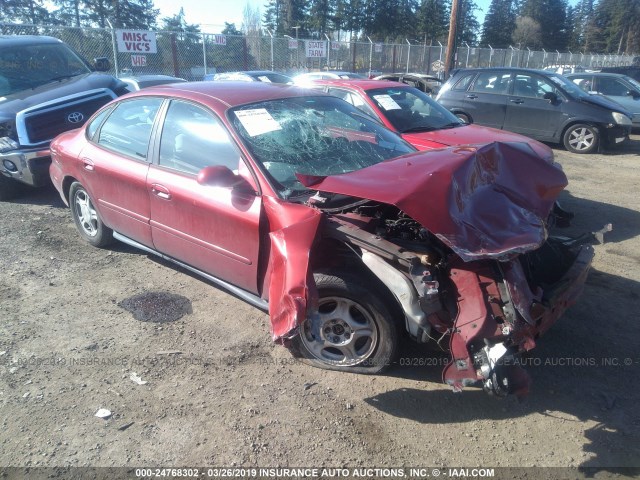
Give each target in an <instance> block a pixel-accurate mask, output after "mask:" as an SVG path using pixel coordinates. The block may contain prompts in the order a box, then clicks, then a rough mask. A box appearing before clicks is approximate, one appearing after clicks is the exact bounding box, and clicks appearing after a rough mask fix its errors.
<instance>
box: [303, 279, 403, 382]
mask: <svg viewBox="0 0 640 480" xmlns="http://www.w3.org/2000/svg"><path fill="white" fill-rule="evenodd" d="M314 279H315V282H316V286H317V289H318V296H319V299H320V300H319V309H318V310H319V315H318V316H317V318H316V320H315V322H317V323H316V324H315V325H317V335H319V336H320V338H319V339H316V338H317V337H316V336H315V335H314V332H313V330H314V320H311V319H307V320H306V321H305V322H304V323H303V324H302V325H301V326H300V334H299V335H297V336H296V337H295V338H294V339H293V340H292V343H291V347H292V348H291V350H292V353H293V354H294V356H297V357H299V358H301V359H302V360H303V361H304V362H305V363H307V364H308V365H312V366H314V367H318V368H322V369H325V370H336V371H344V372H351V373H365V374H375V373H380V372H382V371H383V370H385V369H386V368H388V367H389V365H391V363H392V362H393V360H394V359H395V356H396V352H397V349H398V326H397V323H396V322H395V321H394V319H393V317H392V315H391V313H390V312H389V309H388V308H387V307H386V306H385V304H384V302H383V298H385V296H384V295H381V294H379V293H378V292H377V290H372V289H370V288H366V287H364V286H362V284H370V282H366V281H364V279H363V278H360V279H356V278H354V277H353V276H351V275H349V274H345V273H342V272H332V274H331V275H328V274H322V273H317V274H314ZM345 309H346V311H347V312H348V313H347V315H343V316H340V317H338V316H333V315H332V314H334V315H335V314H336V312H338V310H343V313H344V310H345ZM356 332H359V334H358V335H357V336H356V335H353V334H354V333H356Z"/></svg>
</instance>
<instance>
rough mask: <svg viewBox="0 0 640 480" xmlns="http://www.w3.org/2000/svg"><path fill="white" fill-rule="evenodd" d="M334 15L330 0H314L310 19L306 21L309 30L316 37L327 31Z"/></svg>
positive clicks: (310, 8) (310, 10)
mask: <svg viewBox="0 0 640 480" xmlns="http://www.w3.org/2000/svg"><path fill="white" fill-rule="evenodd" d="M332 16H333V5H332V4H331V2H330V1H329V0H313V1H312V2H311V6H310V7H309V19H308V21H307V22H306V23H307V26H308V28H309V30H310V31H311V32H312V33H314V34H315V35H314V36H316V37H322V36H323V34H324V33H327V31H328V30H329V26H330V21H331V18H332Z"/></svg>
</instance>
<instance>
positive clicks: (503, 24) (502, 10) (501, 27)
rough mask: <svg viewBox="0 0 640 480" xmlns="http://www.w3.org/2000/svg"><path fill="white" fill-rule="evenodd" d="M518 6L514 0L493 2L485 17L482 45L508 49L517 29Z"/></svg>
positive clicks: (493, 0)
mask: <svg viewBox="0 0 640 480" xmlns="http://www.w3.org/2000/svg"><path fill="white" fill-rule="evenodd" d="M515 7H516V5H515V1H514V0H492V1H491V5H490V6H489V11H488V12H487V15H486V16H485V17H484V25H483V28H482V40H481V42H480V43H481V44H482V45H491V46H492V47H494V48H507V47H508V46H509V45H511V36H512V34H513V31H514V30H515V28H516V8H515Z"/></svg>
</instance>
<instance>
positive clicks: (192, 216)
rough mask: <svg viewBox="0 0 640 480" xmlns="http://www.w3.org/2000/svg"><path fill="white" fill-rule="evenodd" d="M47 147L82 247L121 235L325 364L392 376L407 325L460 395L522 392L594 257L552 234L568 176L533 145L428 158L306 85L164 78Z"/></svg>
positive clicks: (494, 146) (277, 337) (497, 146)
mask: <svg viewBox="0 0 640 480" xmlns="http://www.w3.org/2000/svg"><path fill="white" fill-rule="evenodd" d="M51 154H52V158H53V163H52V166H51V176H52V178H53V182H54V184H55V186H56V188H57V189H58V190H59V192H60V194H61V196H62V198H63V200H64V201H65V202H66V203H67V204H68V205H69V206H70V207H71V214H72V216H73V219H74V221H75V223H76V225H77V227H78V231H79V232H80V235H81V236H82V237H83V238H84V239H85V240H86V241H88V242H89V243H91V244H92V245H95V246H104V245H107V244H108V243H109V242H110V241H111V240H112V239H113V238H115V239H117V240H120V241H123V242H125V243H128V244H130V245H134V246H136V247H138V248H141V249H142V250H144V251H146V252H149V253H153V254H156V255H160V256H162V257H163V258H165V259H168V260H170V261H173V262H175V263H176V264H178V265H181V266H183V267H185V268H187V269H189V270H191V271H193V272H196V273H198V274H200V275H202V276H203V277H205V278H207V279H209V280H211V281H214V282H217V283H218V284H220V285H222V286H224V287H225V288H227V289H228V290H230V291H231V292H233V293H235V294H236V295H238V296H239V297H241V298H243V299H245V300H246V301H248V302H250V303H252V304H253V305H255V306H257V307H259V308H262V309H264V310H268V312H269V315H270V319H271V329H272V336H273V339H274V340H275V341H279V342H282V343H284V344H285V345H287V346H288V347H289V348H291V349H292V351H293V352H294V353H295V354H296V355H299V356H300V357H302V358H303V359H304V360H305V361H306V362H308V363H310V364H312V365H315V366H319V367H322V368H327V369H335V370H345V371H352V372H360V373H376V372H380V371H381V370H383V369H384V368H385V367H387V366H388V365H391V364H392V363H393V360H394V356H395V354H396V353H397V350H398V344H399V343H398V341H399V337H400V335H401V332H404V331H406V333H407V334H408V335H409V336H410V337H412V338H413V339H414V340H416V341H418V342H422V343H426V342H428V341H430V339H436V340H437V341H438V342H440V344H441V345H446V344H447V343H448V344H449V346H450V348H451V359H452V360H451V362H450V363H449V364H448V366H447V368H446V369H445V370H444V380H445V381H446V382H447V383H449V384H450V385H452V386H453V387H454V389H456V390H459V389H461V388H462V386H464V385H469V384H472V383H476V382H479V383H481V384H483V385H484V387H485V389H486V390H488V391H490V392H493V393H495V394H498V395H504V394H507V393H511V392H519V393H522V392H523V391H524V390H526V388H527V384H528V380H527V378H528V377H526V375H524V374H523V372H522V371H521V370H520V367H518V366H516V365H515V364H514V362H511V361H510V360H512V359H513V357H514V356H515V355H518V354H519V353H521V352H523V351H527V350H530V349H531V348H533V347H534V345H535V343H536V341H537V339H538V336H539V335H540V334H542V333H544V332H545V331H546V330H547V329H548V328H549V327H550V326H551V325H552V324H553V323H554V322H555V320H556V319H557V318H558V317H559V316H560V315H561V314H562V313H563V312H564V310H565V309H566V308H567V307H568V306H569V305H571V304H572V303H573V302H574V301H575V300H576V297H577V295H578V294H579V292H580V291H581V289H582V286H583V283H584V281H585V277H586V275H587V272H588V270H589V266H590V263H591V259H592V256H593V249H592V248H591V247H590V246H588V245H585V246H582V245H580V242H577V241H573V240H569V239H567V238H566V237H562V238H555V237H551V236H548V219H549V218H550V212H551V210H552V206H553V204H554V201H555V200H556V197H557V196H558V194H559V193H560V192H561V190H562V189H563V188H564V187H565V186H566V184H567V179H566V177H565V175H564V174H563V172H562V171H561V170H560V168H558V166H557V165H555V164H553V163H550V162H548V161H547V160H546V159H542V158H540V156H539V155H538V154H536V152H535V151H533V150H531V149H530V148H529V147H528V146H527V145H526V144H521V143H509V144H502V143H492V144H489V145H486V146H482V147H465V148H448V149H440V150H432V151H429V152H416V151H415V149H414V148H413V147H412V146H411V145H409V144H408V143H407V142H405V141H404V140H402V138H400V137H399V136H398V135H396V134H395V133H393V132H391V131H390V130H388V129H386V128H384V127H383V126H381V125H380V124H379V123H378V122H376V121H374V120H372V119H371V118H369V117H368V116H366V115H363V114H362V112H361V111H360V110H358V109H356V108H355V107H353V106H352V105H350V104H349V103H347V102H345V101H343V100H341V99H339V98H336V97H334V96H330V95H326V94H323V93H321V92H313V91H309V90H305V89H300V88H297V87H288V86H276V85H269V84H262V83H253V84H250V83H240V82H238V83H231V82H229V83H227V82H224V83H217V82H199V83H192V84H189V83H184V84H173V85H167V86H162V87H154V88H149V89H146V90H143V91H140V92H136V93H133V94H130V95H127V96H125V97H123V98H121V99H118V100H116V101H114V102H112V103H110V104H109V105H107V106H106V107H104V108H102V109H101V110H100V111H99V112H98V113H97V114H95V115H94V116H93V117H92V118H91V119H90V120H89V121H88V122H87V124H86V125H85V126H84V127H82V128H81V129H78V130H75V131H72V132H68V133H65V134H63V135H61V136H59V137H57V138H56V139H55V141H54V142H53V143H52V145H51Z"/></svg>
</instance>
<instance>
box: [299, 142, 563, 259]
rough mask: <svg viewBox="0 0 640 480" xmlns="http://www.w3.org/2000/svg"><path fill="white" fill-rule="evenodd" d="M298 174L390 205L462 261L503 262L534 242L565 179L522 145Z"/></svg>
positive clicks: (321, 186) (324, 187)
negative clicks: (336, 172)
mask: <svg viewBox="0 0 640 480" xmlns="http://www.w3.org/2000/svg"><path fill="white" fill-rule="evenodd" d="M298 179H299V180H300V181H301V182H302V183H303V184H304V185H305V186H308V187H310V188H314V189H317V190H321V191H326V192H332V193H340V194H343V195H351V196H354V197H359V198H368V199H371V200H375V201H378V202H383V203H387V204H391V205H395V206H396V207H398V208H400V209H401V210H402V211H404V212H405V213H406V214H407V215H409V216H410V217H411V218H413V219H415V220H416V221H418V222H420V224H422V225H423V226H424V227H425V228H427V229H428V230H430V231H431V232H433V233H434V234H436V236H437V237H438V238H439V239H440V240H442V242H443V243H445V244H446V245H447V246H449V247H450V248H451V249H452V250H453V251H454V252H456V253H457V254H458V255H459V256H460V257H461V258H462V259H463V260H465V261H471V260H476V259H482V258H494V259H499V260H507V259H509V258H512V257H514V256H515V255H517V254H518V253H522V252H526V251H530V250H534V249H536V248H538V247H540V246H541V245H542V243H544V241H545V239H546V238H547V228H546V224H545V221H546V219H547V217H548V216H549V212H550V211H551V209H552V207H553V204H554V202H555V200H556V198H557V196H558V195H559V193H560V192H561V191H562V189H563V188H564V187H565V186H566V185H567V178H566V176H565V175H564V173H563V172H562V170H560V169H559V168H558V167H557V166H555V165H554V164H550V163H549V162H547V161H545V160H544V159H541V158H540V157H539V156H538V155H536V154H535V153H534V152H533V151H532V150H531V149H530V148H529V147H528V146H526V145H525V144H520V143H491V144H488V145H485V146H483V147H479V148H472V147H466V148H449V149H442V150H432V151H429V152H420V153H416V154H411V155H405V156H402V157H398V158H395V159H392V160H388V161H384V162H381V163H378V164H376V165H372V166H370V167H368V168H365V169H362V170H356V171H353V172H350V173H345V174H341V175H333V176H330V177H325V178H323V177H316V176H314V177H306V176H303V175H298Z"/></svg>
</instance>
